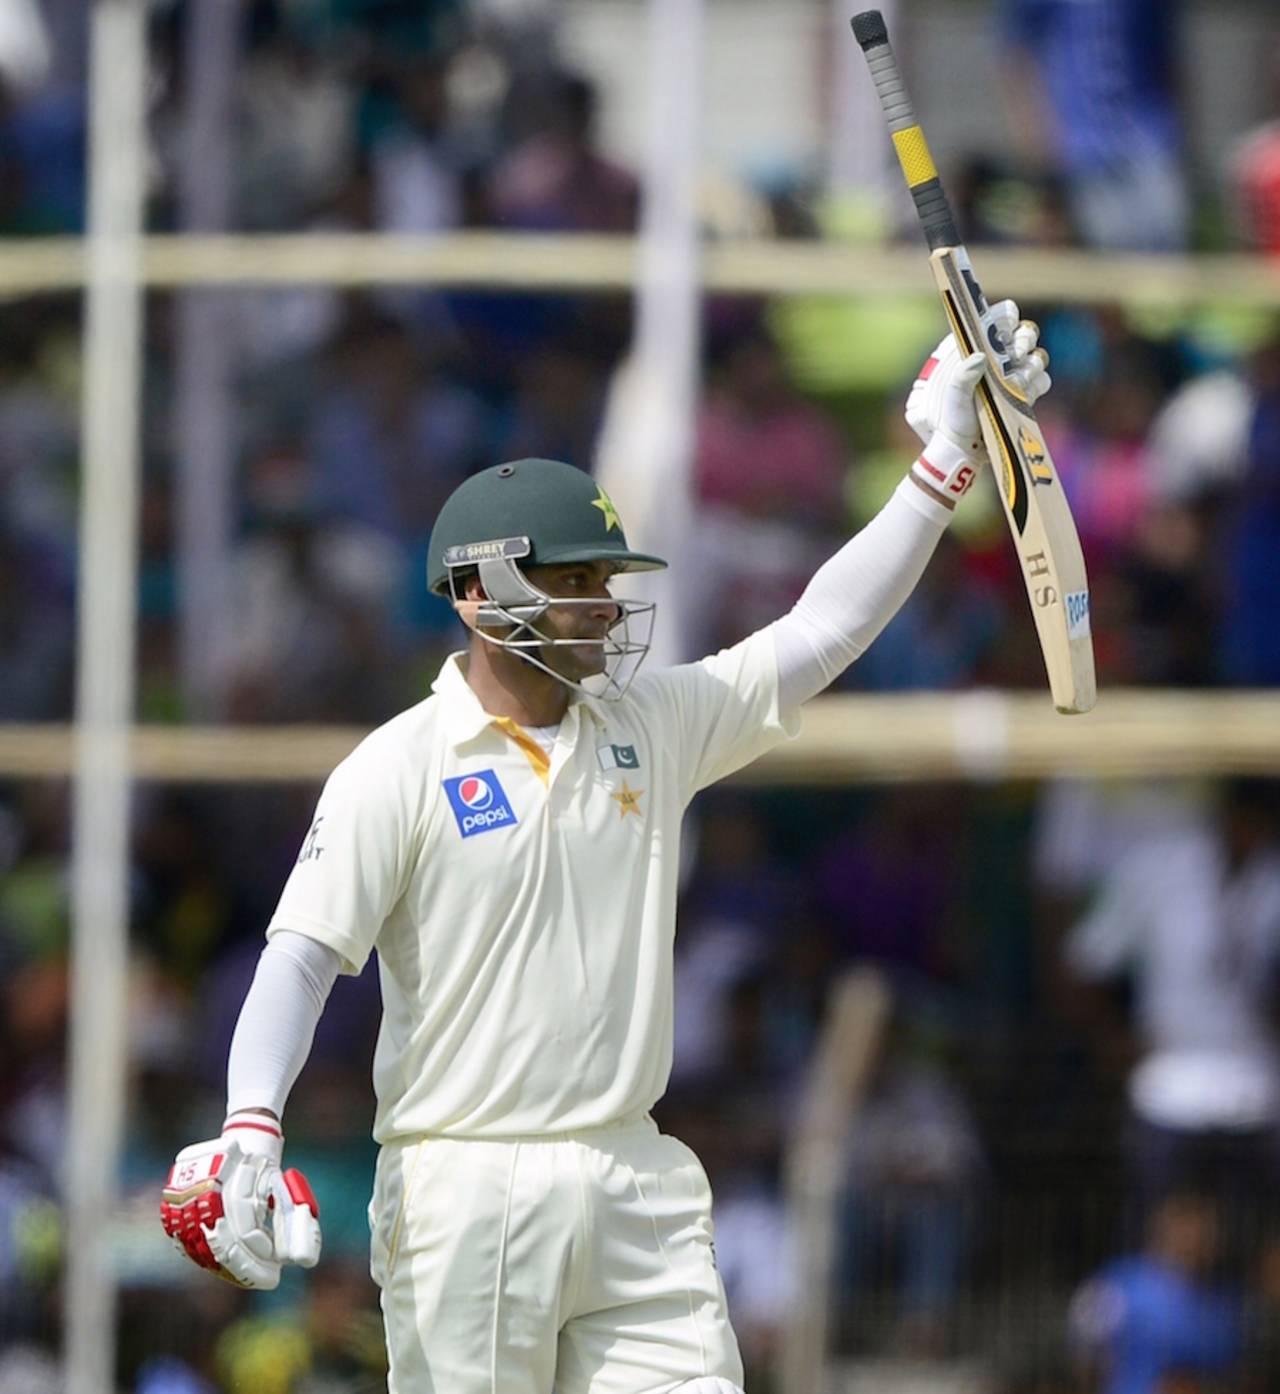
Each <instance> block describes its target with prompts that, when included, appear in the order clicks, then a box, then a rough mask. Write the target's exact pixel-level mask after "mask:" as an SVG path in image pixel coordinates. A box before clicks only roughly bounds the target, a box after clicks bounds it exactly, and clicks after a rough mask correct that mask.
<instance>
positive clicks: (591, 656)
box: [543, 644, 609, 682]
mask: <svg viewBox="0 0 1280 1394" xmlns="http://www.w3.org/2000/svg"><path fill="white" fill-rule="evenodd" d="M543 662H544V663H546V665H547V667H548V668H550V669H551V670H552V671H553V672H554V673H555V675H556V676H557V677H558V678H563V679H564V681H565V682H582V681H584V680H585V679H587V678H595V677H599V676H600V674H601V673H603V672H604V671H605V669H606V668H607V667H608V666H609V664H608V660H607V659H606V658H605V654H604V650H603V649H602V648H601V647H600V646H599V645H598V644H574V645H572V646H571V647H570V646H567V645H566V646H565V647H563V648H557V649H555V650H552V651H551V652H550V653H546V652H544V654H543Z"/></svg>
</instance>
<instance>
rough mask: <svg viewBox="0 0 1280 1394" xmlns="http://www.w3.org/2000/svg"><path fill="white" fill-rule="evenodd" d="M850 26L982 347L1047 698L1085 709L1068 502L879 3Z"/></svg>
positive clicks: (1090, 692)
mask: <svg viewBox="0 0 1280 1394" xmlns="http://www.w3.org/2000/svg"><path fill="white" fill-rule="evenodd" d="M853 34H854V38H856V39H857V41H858V43H859V44H860V45H861V47H862V52H863V54H864V56H865V57H866V60H867V66H868V67H869V68H870V69H871V78H872V81H873V82H874V83H875V87H876V92H877V94H878V95H879V97H880V104H881V106H882V107H883V108H884V114H885V119H886V120H887V121H888V123H889V133H890V135H891V136H892V138H893V145H894V149H895V150H896V151H897V153H898V161H899V163H900V164H901V165H902V172H903V174H904V175H906V179H907V185H908V187H909V188H910V189H911V196H912V198H913V199H914V200H915V205H916V212H917V213H918V214H919V215H920V223H921V225H922V227H923V228H924V235H925V238H926V240H927V241H928V243H929V249H930V256H929V261H930V264H931V265H932V267H933V278H934V280H935V281H936V282H937V283H938V292H939V294H940V295H941V296H942V304H943V306H944V308H945V309H946V312H947V320H948V322H949V323H950V326H951V332H952V333H953V334H954V335H955V336H956V339H957V341H958V342H959V345H960V350H961V352H962V353H963V354H965V355H968V354H971V353H974V352H975V351H981V352H983V353H985V354H986V356H987V367H986V372H985V373H984V374H983V377H982V379H981V381H980V382H979V383H978V393H977V395H978V417H979V420H980V421H981V423H982V438H983V440H984V442H985V443H986V447H987V453H988V455H989V456H990V458H991V467H992V469H993V470H994V471H995V474H996V483H997V485H998V486H999V492H1000V498H1001V501H1002V502H1003V504H1004V511H1005V516H1006V517H1007V519H1008V521H1009V530H1010V532H1011V533H1012V535H1013V544H1014V546H1015V547H1016V548H1017V552H1018V561H1019V563H1020V564H1021V567H1022V577H1023V580H1024V581H1025V582H1026V583H1027V596H1028V598H1029V600H1030V602H1031V613H1032V615H1033V616H1034V617H1035V622H1036V632H1037V634H1038V635H1039V637H1040V649H1041V652H1042V653H1043V654H1044V666H1045V668H1046V670H1047V671H1048V674H1049V690H1050V692H1051V693H1052V694H1053V704H1054V706H1055V707H1056V708H1057V709H1058V710H1059V711H1060V712H1065V713H1074V712H1087V711H1089V710H1090V709H1091V708H1092V706H1093V704H1094V702H1095V701H1096V699H1097V680H1096V678H1095V676H1094V669H1093V640H1092V637H1091V634H1090V629H1089V579H1088V577H1087V576H1086V574H1085V568H1084V554H1083V552H1082V551H1081V550H1080V538H1079V535H1078V534H1077V532H1076V525H1075V521H1074V519H1073V518H1072V517H1071V509H1070V507H1069V505H1068V503H1067V499H1066V496H1065V495H1064V494H1063V492H1062V484H1061V482H1060V480H1059V479H1058V475H1057V471H1056V470H1055V468H1054V464H1053V460H1052V459H1051V458H1050V455H1049V451H1048V448H1047V447H1046V445H1045V443H1044V436H1043V434H1042V433H1041V431H1040V426H1039V424H1038V423H1037V421H1036V416H1035V411H1034V410H1033V409H1032V406H1031V404H1030V402H1028V401H1027V398H1026V396H1025V394H1024V393H1023V392H1022V391H1021V390H1020V388H1019V387H1018V385H1017V383H1015V382H1013V381H1011V380H1010V379H1009V378H1007V377H1006V376H1005V373H1006V372H1007V371H1008V368H1009V357H1008V353H1007V351H1006V347H1005V344H1004V342H1003V341H1002V340H1001V337H1000V331H999V329H998V328H997V327H996V325H995V323H994V322H993V321H992V318H991V312H990V310H989V308H988V306H987V301H986V298H985V296H984V295H983V293H982V287H981V286H980V285H979V284H978V281H977V278H976V277H975V276H974V274H973V267H972V266H971V265H970V262H969V254H968V252H967V251H966V250H965V247H964V244H963V243H962V242H961V241H960V234H959V232H958V231H957V230H956V223H955V219H954V217H953V216H952V213H951V206H950V204H949V203H948V202H947V196H946V194H945V193H944V192H943V188H942V183H941V181H940V180H939V178H938V171H937V170H936V169H935V168H934V163H933V157H932V156H931V155H930V154H929V147H928V145H927V144H926V143H925V138H924V132H923V131H921V129H920V125H919V123H918V122H917V121H916V118H915V113H914V112H913V111H912V109H911V102H910V101H909V100H908V98H907V94H906V90H905V89H904V87H903V85H902V78H901V76H900V74H899V72H898V65H897V62H896V61H895V59H894V56H893V50H892V49H891V48H890V46H889V35H888V32H887V30H886V29H885V25H884V19H883V17H882V16H881V14H880V11H879V10H864V11H863V12H862V13H861V14H859V15H855V16H854V19H853Z"/></svg>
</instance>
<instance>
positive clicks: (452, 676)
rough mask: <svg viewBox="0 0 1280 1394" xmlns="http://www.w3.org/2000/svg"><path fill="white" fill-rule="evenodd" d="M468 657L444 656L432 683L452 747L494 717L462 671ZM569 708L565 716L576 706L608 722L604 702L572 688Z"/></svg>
mask: <svg viewBox="0 0 1280 1394" xmlns="http://www.w3.org/2000/svg"><path fill="white" fill-rule="evenodd" d="M466 656H467V655H466V651H465V650H460V651H459V652H457V653H451V654H450V655H449V657H448V658H446V659H445V661H444V664H443V666H442V667H441V669H440V672H439V674H438V675H437V677H436V680H435V682H433V683H432V684H431V690H432V692H434V693H436V695H437V696H438V697H439V698H440V701H441V705H442V706H443V708H444V721H445V733H446V735H447V736H448V740H449V744H450V745H453V746H459V745H465V744H466V742H467V741H472V740H475V738H476V737H477V736H478V735H480V734H481V732H483V731H485V730H487V729H488V727H490V726H492V725H493V717H492V716H491V715H490V714H489V713H488V712H487V711H485V709H484V708H483V707H482V706H481V705H480V699H479V697H477V696H476V694H475V693H474V692H473V691H472V690H471V687H470V686H469V685H468V683H467V679H466V676H465V674H464V673H463V671H462V661H463V660H464V659H465V658H466ZM569 707H570V711H569V712H568V713H566V717H567V716H568V715H571V714H572V711H573V708H574V707H578V708H580V709H582V710H583V711H585V712H586V713H587V715H588V716H589V717H590V718H591V719H592V720H593V721H594V722H595V724H596V725H597V726H600V727H603V726H604V725H605V724H606V721H605V714H604V709H603V703H602V702H601V701H600V699H599V698H597V697H589V696H587V694H586V693H584V692H577V691H571V692H570V694H569Z"/></svg>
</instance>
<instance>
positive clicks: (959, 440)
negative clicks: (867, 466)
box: [906, 300, 1053, 499]
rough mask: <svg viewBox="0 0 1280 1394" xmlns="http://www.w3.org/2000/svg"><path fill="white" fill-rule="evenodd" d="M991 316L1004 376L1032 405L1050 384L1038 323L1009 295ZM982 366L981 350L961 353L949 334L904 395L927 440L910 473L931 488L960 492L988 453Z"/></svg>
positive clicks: (913, 423) (914, 424)
mask: <svg viewBox="0 0 1280 1394" xmlns="http://www.w3.org/2000/svg"><path fill="white" fill-rule="evenodd" d="M991 318H992V320H993V322H994V323H995V326H996V328H997V329H998V331H999V333H1000V337H1001V339H1002V340H1003V342H1004V344H1005V346H1006V348H1007V351H1008V357H1009V364H1008V367H1007V368H1006V369H1005V374H1004V376H1005V380H1006V381H1007V382H1009V383H1010V384H1011V385H1012V386H1013V387H1014V388H1015V389H1016V390H1017V391H1019V392H1021V393H1022V394H1023V395H1024V396H1025V397H1026V398H1027V400H1028V401H1029V402H1030V403H1031V404H1032V405H1034V404H1035V403H1036V402H1037V401H1038V400H1039V399H1040V398H1041V397H1043V396H1044V394H1045V393H1046V392H1047V391H1048V390H1049V388H1050V387H1051V386H1052V382H1053V380H1052V379H1051V378H1050V376H1049V373H1048V363H1049V355H1048V353H1047V352H1046V350H1044V349H1042V348H1040V347H1039V340H1040V327H1039V325H1037V324H1036V323H1035V321H1034V320H1029V319H1021V318H1020V317H1019V314H1018V306H1017V304H1016V303H1015V302H1014V301H1012V300H1002V301H1000V303H999V304H997V305H994V306H992V308H991ZM985 367H986V358H985V357H984V355H983V354H981V353H975V354H971V355H970V356H969V357H968V358H962V357H961V354H960V348H959V346H958V345H957V343H956V341H955V337H954V335H951V334H948V335H947V336H946V338H945V339H943V340H942V341H941V342H940V343H939V344H938V346H937V348H935V349H934V351H933V352H932V353H931V354H930V355H929V357H928V358H927V359H926V360H925V362H924V365H923V366H922V367H921V369H920V373H919V376H918V377H917V378H916V380H915V382H914V383H913V384H912V386H911V393H910V395H909V396H908V397H907V409H906V419H907V425H908V426H910V427H911V429H912V430H913V431H914V432H915V433H916V435H918V436H919V437H920V439H921V440H922V441H923V442H924V443H925V449H924V451H923V452H922V454H921V455H920V457H919V459H917V460H916V462H915V464H914V465H913V466H912V471H911V472H912V473H913V474H914V475H915V476H916V478H917V479H919V480H920V482H922V483H924V484H927V485H928V486H929V488H930V489H932V490H935V491H937V492H939V493H942V494H944V495H946V496H947V497H950V498H953V499H954V498H960V497H962V496H963V495H964V494H965V493H966V492H967V490H968V488H969V486H970V485H971V484H972V483H973V480H974V477H975V474H976V469H975V467H976V466H977V465H980V464H981V463H982V462H983V461H985V460H986V458H987V451H986V447H985V446H984V444H983V442H982V433H981V429H980V427H979V425H978V413H977V408H976V406H975V404H974V389H975V388H976V386H977V384H978V380H979V379H980V378H981V377H982V374H983V371H984V369H985Z"/></svg>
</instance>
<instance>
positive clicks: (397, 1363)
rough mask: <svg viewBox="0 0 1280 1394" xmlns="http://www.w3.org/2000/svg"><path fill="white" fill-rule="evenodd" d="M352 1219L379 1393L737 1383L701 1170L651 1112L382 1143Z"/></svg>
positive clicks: (637, 1393)
mask: <svg viewBox="0 0 1280 1394" xmlns="http://www.w3.org/2000/svg"><path fill="white" fill-rule="evenodd" d="M369 1219H370V1224H371V1226H372V1230H373V1241H372V1263H371V1269H372V1273H373V1278H374V1281H375V1282H376V1283H377V1284H378V1286H379V1287H380V1288H381V1289H382V1312H383V1319H384V1321H385V1324H386V1332H387V1350H388V1353H389V1355H390V1360H391V1374H390V1379H389V1382H388V1391H389V1394H553V1391H554V1394H672V1392H673V1391H675V1390H676V1389H677V1388H678V1387H679V1386H680V1385H682V1384H684V1383H686V1382H687V1381H689V1380H693V1379H697V1378H699V1377H700V1376H704V1375H715V1376H721V1377H723V1378H725V1379H727V1380H729V1381H731V1382H732V1383H733V1384H736V1385H738V1386H741V1384H742V1361H741V1358H740V1356H739V1354H738V1345H737V1341H736V1340H735V1339H734V1335H733V1331H732V1329H731V1327H730V1325H729V1318H728V1313H727V1311H726V1308H725V1297H724V1285H723V1284H722V1283H721V1281H720V1275H719V1273H718V1272H717V1271H716V1266H715V1249H714V1247H713V1245H712V1228H711V1188H710V1186H709V1185H708V1184H707V1178H706V1173H705V1172H704V1171H703V1169H702V1165H701V1163H700V1162H699V1161H698V1159H697V1157H695V1156H694V1154H693V1152H692V1151H691V1150H690V1149H689V1148H688V1147H686V1146H685V1145H684V1143H682V1142H679V1141H677V1140H676V1139H675V1138H673V1137H668V1136H667V1135H666V1134H664V1133H660V1132H659V1131H658V1129H657V1126H656V1125H655V1124H654V1122H653V1121H652V1119H650V1118H647V1117H646V1118H644V1119H641V1120H636V1121H632V1122H628V1123H620V1124H617V1125H615V1126H613V1127H608V1128H597V1129H591V1130H589V1131H583V1132H577V1133H562V1134H558V1135H551V1136H547V1137H521V1138H510V1139H503V1140H502V1141H500V1142H491V1141H482V1140H478V1139H456V1138H443V1137H427V1138H423V1139H418V1140H414V1141H410V1142H402V1143H395V1144H392V1145H390V1146H388V1147H384V1148H383V1149H382V1152H381V1154H380V1155H379V1158H378V1170H377V1179H376V1182H375V1185H374V1195H373V1201H372V1203H371V1204H370V1206H369Z"/></svg>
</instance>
